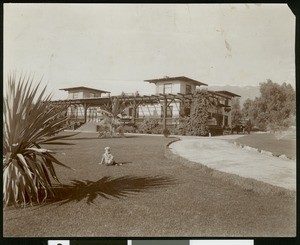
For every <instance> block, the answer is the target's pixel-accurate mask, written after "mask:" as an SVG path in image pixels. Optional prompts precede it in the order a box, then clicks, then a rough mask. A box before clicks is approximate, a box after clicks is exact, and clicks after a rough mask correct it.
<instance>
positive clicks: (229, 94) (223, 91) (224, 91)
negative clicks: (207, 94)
mask: <svg viewBox="0 0 300 245" xmlns="http://www.w3.org/2000/svg"><path fill="white" fill-rule="evenodd" d="M214 92H215V93H217V94H224V95H227V96H229V97H241V96H240V95H238V94H235V93H231V92H229V91H227V90H220V91H214Z"/></svg>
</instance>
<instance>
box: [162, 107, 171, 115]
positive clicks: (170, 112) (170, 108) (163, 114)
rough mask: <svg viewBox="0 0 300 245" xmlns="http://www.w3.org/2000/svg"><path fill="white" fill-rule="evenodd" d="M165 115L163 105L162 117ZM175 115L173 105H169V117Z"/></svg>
mask: <svg viewBox="0 0 300 245" xmlns="http://www.w3.org/2000/svg"><path fill="white" fill-rule="evenodd" d="M163 116H164V107H163V106H162V107H161V117H163ZM172 116H173V106H168V107H167V117H172Z"/></svg>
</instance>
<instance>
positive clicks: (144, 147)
mask: <svg viewBox="0 0 300 245" xmlns="http://www.w3.org/2000/svg"><path fill="white" fill-rule="evenodd" d="M172 140H174V138H164V137H161V136H131V137H127V138H120V139H116V138H115V139H98V138H97V135H96V134H93V133H80V134H78V135H76V136H74V137H72V138H70V139H69V140H68V142H70V143H74V144H75V145H71V146H61V147H59V148H57V146H53V145H52V146H51V148H52V149H56V148H57V149H60V150H61V151H63V152H64V153H65V155H63V154H58V155H57V157H58V158H59V159H60V160H61V161H63V162H64V163H66V164H67V165H69V166H71V167H73V168H75V169H76V171H72V170H69V169H65V168H62V167H57V172H58V175H59V177H60V180H61V182H62V185H61V186H57V187H56V192H57V193H58V197H57V198H56V199H52V200H48V202H47V203H46V204H45V205H42V206H33V207H28V208H25V209H15V208H13V207H9V208H7V209H6V210H5V211H4V227H3V235H4V237H35V236H37V237H76V236H82V237H116V236H117V237H161V236H163V237H178V236H181V237H184V236H188V237H201V236H248V237H249V236H293V235H295V230H296V228H295V227H296V218H295V216H296V212H295V209H296V206H295V198H292V197H286V196H275V195H261V194H258V193H255V192H252V191H247V190H244V189H242V188H240V187H238V186H235V185H233V184H231V183H228V182H226V181H225V180H222V179H218V178H216V177H213V176H211V175H209V174H207V173H205V172H204V171H203V170H202V168H201V167H200V166H197V164H191V165H188V164H184V165H183V164H182V163H180V162H179V161H178V162H177V161H174V160H170V159H168V158H166V157H165V154H164V151H165V145H166V144H167V143H168V142H170V141H172ZM105 146H110V147H111V150H112V154H114V155H115V157H116V160H117V161H118V162H122V163H123V165H122V166H111V167H107V166H102V165H98V164H97V163H98V162H99V161H100V157H101V154H102V152H103V148H104V147H105Z"/></svg>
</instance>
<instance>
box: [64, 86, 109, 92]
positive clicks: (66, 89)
mask: <svg viewBox="0 0 300 245" xmlns="http://www.w3.org/2000/svg"><path fill="white" fill-rule="evenodd" d="M59 90H64V91H72V90H73V91H74V90H89V91H94V92H100V93H110V92H108V91H104V90H100V89H94V88H88V87H84V86H80V87H72V88H61V89H59Z"/></svg>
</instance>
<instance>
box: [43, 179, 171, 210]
mask: <svg viewBox="0 0 300 245" xmlns="http://www.w3.org/2000/svg"><path fill="white" fill-rule="evenodd" d="M174 184H176V181H175V179H173V178H170V177H166V176H145V177H135V176H123V177H120V178H115V179H113V178H111V177H107V176H105V177H103V178H101V179H99V180H97V181H90V180H84V181H80V180H72V181H71V184H69V185H59V186H56V187H53V191H54V193H55V197H54V198H49V199H48V200H47V201H46V203H44V205H48V204H58V205H63V204H67V203H71V202H80V201H83V200H86V203H87V204H93V203H94V201H95V200H96V198H98V197H101V198H105V199H111V198H123V197H127V196H129V195H133V194H137V193H140V192H145V191H148V190H154V189H158V188H165V187H168V186H171V185H174Z"/></svg>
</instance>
